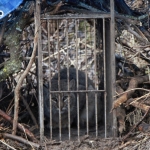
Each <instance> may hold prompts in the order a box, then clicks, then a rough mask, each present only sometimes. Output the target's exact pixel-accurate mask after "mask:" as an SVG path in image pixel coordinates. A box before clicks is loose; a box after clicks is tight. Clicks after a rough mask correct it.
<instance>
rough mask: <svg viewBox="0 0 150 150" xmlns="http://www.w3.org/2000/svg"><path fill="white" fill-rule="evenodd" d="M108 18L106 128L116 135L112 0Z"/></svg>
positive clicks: (112, 0) (111, 134) (111, 0)
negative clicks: (113, 105) (113, 108)
mask: <svg viewBox="0 0 150 150" xmlns="http://www.w3.org/2000/svg"><path fill="white" fill-rule="evenodd" d="M110 6H111V13H110V20H107V23H106V42H108V41H109V43H106V92H107V113H106V115H107V130H108V131H109V132H108V133H110V136H113V137H116V136H117V119H116V112H115V111H116V110H114V111H113V112H112V113H110V111H111V108H112V104H113V101H114V95H115V80H116V73H115V70H116V69H115V19H114V0H110Z"/></svg>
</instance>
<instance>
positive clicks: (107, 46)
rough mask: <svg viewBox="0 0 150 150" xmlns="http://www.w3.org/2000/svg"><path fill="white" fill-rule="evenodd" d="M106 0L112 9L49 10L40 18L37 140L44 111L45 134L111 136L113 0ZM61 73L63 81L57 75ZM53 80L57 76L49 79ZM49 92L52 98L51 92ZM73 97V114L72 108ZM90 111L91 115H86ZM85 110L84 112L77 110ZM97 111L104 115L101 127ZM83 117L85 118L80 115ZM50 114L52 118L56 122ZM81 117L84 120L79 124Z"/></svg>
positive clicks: (55, 136) (113, 132) (58, 136)
mask: <svg viewBox="0 0 150 150" xmlns="http://www.w3.org/2000/svg"><path fill="white" fill-rule="evenodd" d="M110 3H111V13H107V14H100V13H90V14H82V15H81V14H71V15H55V16H53V15H51V16H46V17H43V18H41V26H42V28H40V29H39V33H40V37H39V40H38V85H39V86H38V92H39V120H40V139H41V141H42V140H43V136H44V129H45V128H44V126H45V124H44V118H45V116H48V117H46V121H48V125H47V126H48V128H49V130H50V132H49V135H48V136H49V137H50V139H55V140H66V139H69V140H71V139H76V138H77V139H78V140H80V137H81V136H82V135H85V134H86V135H90V136H94V137H99V136H100V137H108V136H110V135H111V136H112V135H113V136H116V127H117V126H116V117H115V112H113V113H112V114H110V110H111V106H112V102H113V95H114V89H115V87H114V83H115V58H114V2H113V1H111V2H110ZM99 24H101V26H99ZM100 37H101V38H100ZM64 68H66V69H64ZM64 70H65V71H64ZM72 70H73V71H72ZM62 72H63V73H62ZM64 74H65V75H64ZM72 74H73V75H72ZM64 76H65V77H64ZM83 76H84V77H83ZM64 78H65V81H62V80H63V79H64ZM71 78H73V80H74V78H75V80H74V81H73V80H71ZM53 80H55V81H56V82H54V83H53ZM81 80H82V81H81ZM83 80H84V81H83ZM71 81H72V82H73V83H71ZM80 83H83V84H84V86H83V85H81V84H80ZM92 83H93V84H92ZM61 84H62V85H61ZM64 84H65V85H64ZM74 84H75V86H74ZM91 85H92V86H91ZM53 86H54V87H53ZM71 87H74V89H73V88H71ZM54 95H55V96H56V97H57V100H55V98H53V97H54ZM64 95H67V96H66V97H67V98H66V97H65V96H64ZM71 95H72V97H74V98H72V97H71ZM63 96H64V97H65V98H66V99H65V98H64V99H65V100H63ZM45 97H46V98H45ZM82 97H84V98H82ZM45 101H46V102H45ZM47 101H48V102H47ZM64 101H67V102H66V103H65V102H64ZM74 101H75V102H76V104H75V106H76V107H77V108H76V109H74V113H75V114H76V115H74V113H72V110H71V109H72V107H73V106H72V105H73V104H72V103H73V102H74ZM65 104H66V106H64V105H65ZM53 105H57V107H58V108H57V115H56V114H55V115H54V113H53V109H56V107H55V108H54V106H53ZM81 105H82V106H81ZM48 108H49V109H48ZM44 109H46V110H44ZM61 109H62V110H61ZM63 109H67V110H65V111H67V119H66V120H63V119H64V118H63ZM93 111H94V117H93V119H92V117H91V116H90V115H91V114H92V113H93ZM46 113H48V114H46ZM84 113H86V117H85V116H84V115H82V114H84ZM44 114H45V115H44ZM82 116H84V117H82ZM99 117H102V118H103V122H104V124H103V127H102V128H101V124H102V123H101V119H99ZM47 118H48V119H47ZM83 118H84V119H85V118H86V119H85V120H84V121H83ZM54 119H55V120H56V119H57V121H56V122H55V123H54ZM72 120H73V121H72ZM82 121H83V122H82ZM57 123H58V124H57ZM82 123H85V124H84V125H83V127H81V126H82ZM66 124H67V125H66ZM90 124H92V125H91V126H90ZM93 124H94V125H93ZM55 127H56V129H55ZM103 129H104V132H102V130H103ZM49 130H48V131H49ZM108 131H109V132H108ZM109 133H111V134H109ZM45 134H46V133H45Z"/></svg>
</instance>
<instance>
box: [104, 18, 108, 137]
mask: <svg viewBox="0 0 150 150" xmlns="http://www.w3.org/2000/svg"><path fill="white" fill-rule="evenodd" d="M105 43H106V42H105V19H104V18H103V54H104V56H103V58H104V90H105V92H104V122H105V125H104V126H105V138H106V137H107V119H106V117H107V116H106V115H107V114H106V111H107V110H106V104H107V100H106V59H105V58H106V54H105V51H106V50H105Z"/></svg>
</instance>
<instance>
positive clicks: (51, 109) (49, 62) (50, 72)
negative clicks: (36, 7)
mask: <svg viewBox="0 0 150 150" xmlns="http://www.w3.org/2000/svg"><path fill="white" fill-rule="evenodd" d="M47 25H48V26H47V28H48V54H49V56H50V55H51V52H50V32H51V31H50V22H49V21H48V24H47ZM48 66H49V70H50V68H51V57H49V64H48ZM51 78H52V77H51V72H50V73H49V81H50V80H51ZM49 89H51V82H49ZM49 100H50V105H49V106H50V139H51V140H52V128H53V127H52V99H51V93H50V94H49Z"/></svg>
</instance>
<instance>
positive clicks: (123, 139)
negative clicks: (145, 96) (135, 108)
mask: <svg viewBox="0 0 150 150" xmlns="http://www.w3.org/2000/svg"><path fill="white" fill-rule="evenodd" d="M149 110H150V109H148V110H147V111H146V113H145V114H144V116H143V117H142V119H141V120H140V121H139V122H138V123H137V124H136V125H134V126H133V128H132V129H131V130H130V132H129V133H128V134H127V135H125V136H124V137H123V138H122V141H125V140H126V139H127V138H128V137H129V135H130V134H131V133H132V131H133V130H134V129H135V128H136V127H137V126H138V125H139V124H140V123H141V122H142V121H143V120H144V118H145V117H146V116H147V114H148V113H149Z"/></svg>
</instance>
